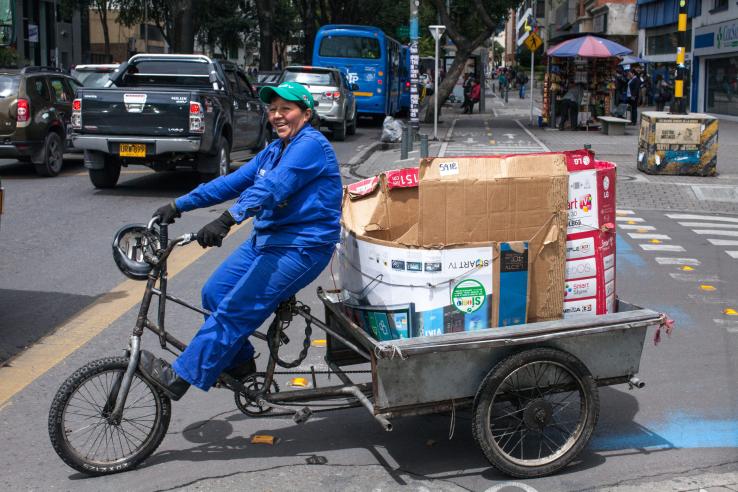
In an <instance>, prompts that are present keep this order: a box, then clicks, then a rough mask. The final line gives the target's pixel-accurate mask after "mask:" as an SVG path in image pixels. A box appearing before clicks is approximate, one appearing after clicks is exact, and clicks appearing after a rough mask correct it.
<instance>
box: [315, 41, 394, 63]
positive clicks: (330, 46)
mask: <svg viewBox="0 0 738 492" xmlns="http://www.w3.org/2000/svg"><path fill="white" fill-rule="evenodd" d="M380 53H381V51H380V49H379V40H377V39H374V38H367V37H355V36H329V37H326V38H323V40H322V41H321V42H320V51H319V54H320V56H325V57H331V58H364V59H369V60H377V59H379V57H380Z"/></svg>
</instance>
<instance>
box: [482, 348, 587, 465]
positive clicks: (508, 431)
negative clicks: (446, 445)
mask: <svg viewBox="0 0 738 492" xmlns="http://www.w3.org/2000/svg"><path fill="white" fill-rule="evenodd" d="M598 415H599V397H598V393H597V386H596V384H595V381H594V379H593V378H592V375H591V374H590V372H589V370H588V369H587V367H586V366H585V365H584V364H583V363H582V362H581V361H580V360H579V359H577V358H576V357H574V356H573V355H571V354H568V353H566V352H563V351H561V350H557V349H552V348H536V349H531V350H526V351H524V352H520V353H517V354H514V355H512V356H510V357H508V358H506V359H504V360H503V361H502V362H500V363H499V364H497V366H495V367H494V369H492V371H490V373H489V374H487V377H486V378H485V379H484V381H483V382H482V385H481V386H480V388H479V390H478V391H477V395H476V397H475V398H474V415H473V419H472V426H473V432H474V437H475V439H476V440H477V443H478V444H479V446H480V447H481V448H482V451H483V452H484V454H485V456H486V457H487V459H488V460H489V461H490V463H492V465H493V466H494V467H495V468H497V469H498V470H500V471H502V472H503V473H506V474H508V475H511V476H514V477H521V478H533V477H540V476H544V475H549V474H551V473H554V472H555V471H557V470H559V469H561V468H563V467H564V466H566V465H567V464H568V463H569V462H570V461H571V460H572V459H574V457H575V456H576V455H577V454H579V452H580V451H581V450H582V449H583V448H584V446H586V444H587V442H588V441H589V438H590V437H591V436H592V432H593V430H594V427H595V424H596V423H597V417H598Z"/></svg>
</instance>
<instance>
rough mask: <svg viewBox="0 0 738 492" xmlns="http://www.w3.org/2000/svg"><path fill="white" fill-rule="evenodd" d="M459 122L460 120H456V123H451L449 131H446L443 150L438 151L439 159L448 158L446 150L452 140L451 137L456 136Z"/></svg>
mask: <svg viewBox="0 0 738 492" xmlns="http://www.w3.org/2000/svg"><path fill="white" fill-rule="evenodd" d="M457 121H459V119H458V118H455V119H454V121H452V122H451V126H449V127H448V130H447V131H446V136H445V137H444V138H443V140H445V141H444V142H443V144H442V145H441V150H439V151H438V157H445V156H446V148H447V147H448V141H449V140H451V137H452V136H453V134H454V127H455V126H456V122H457Z"/></svg>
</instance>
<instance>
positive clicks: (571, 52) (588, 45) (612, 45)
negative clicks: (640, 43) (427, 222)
mask: <svg viewBox="0 0 738 492" xmlns="http://www.w3.org/2000/svg"><path fill="white" fill-rule="evenodd" d="M547 53H548V55H549V56H557V57H560V58H572V57H575V56H581V57H583V58H611V57H613V56H622V55H629V54H631V53H633V50H631V49H628V48H626V47H625V46H623V45H620V44H618V43H616V42H614V41H610V40H609V39H605V38H598V37H597V36H582V37H580V38H574V39H568V40H566V41H563V42H561V43H559V44H557V45H556V46H554V47H553V48H549V49H548V52H547Z"/></svg>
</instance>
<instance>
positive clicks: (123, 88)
mask: <svg viewBox="0 0 738 492" xmlns="http://www.w3.org/2000/svg"><path fill="white" fill-rule="evenodd" d="M71 126H72V141H73V142H74V146H75V147H76V148H79V149H83V150H84V153H85V167H86V168H87V169H88V170H89V174H90V180H91V181H92V184H93V185H94V186H95V187H97V188H112V187H114V186H115V185H116V184H117V182H118V178H119V176H120V170H121V166H130V165H145V166H148V167H150V168H152V169H154V170H155V171H163V170H174V169H176V168H179V167H187V168H190V169H196V170H197V171H199V172H200V173H201V174H202V175H203V176H204V177H206V178H211V177H213V176H217V175H224V174H226V173H228V172H229V170H230V162H231V158H230V153H231V150H241V149H253V150H255V151H256V150H260V149H262V148H264V147H265V146H266V144H267V142H268V140H269V138H270V135H271V128H270V127H269V123H268V121H267V114H266V107H265V105H264V104H263V103H262V102H261V101H260V100H259V98H258V96H257V94H256V92H255V91H254V88H253V87H252V85H251V82H250V81H249V79H248V77H247V76H246V74H245V73H244V72H243V71H242V70H241V69H240V68H238V66H236V65H235V64H234V63H230V62H226V61H219V60H212V59H210V58H209V57H207V56H204V55H168V54H167V55H164V54H156V55H152V54H140V55H134V56H133V57H131V59H130V60H128V61H127V62H125V63H122V64H121V65H120V67H119V69H118V70H117V71H115V72H114V73H113V74H112V75H111V77H110V80H109V81H108V83H107V84H106V88H104V89H97V88H87V87H82V88H80V89H79V90H78V91H77V99H75V100H74V114H73V116H72V125H71Z"/></svg>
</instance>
